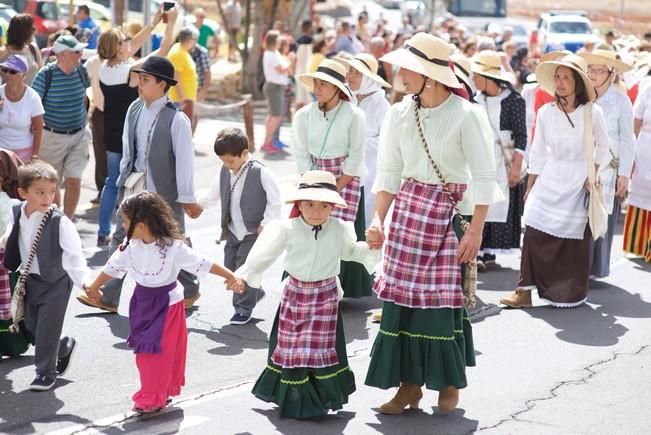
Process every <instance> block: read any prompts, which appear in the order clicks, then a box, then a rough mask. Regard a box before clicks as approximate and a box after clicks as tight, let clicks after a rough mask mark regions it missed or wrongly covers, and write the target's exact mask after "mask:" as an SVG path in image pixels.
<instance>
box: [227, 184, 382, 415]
mask: <svg viewBox="0 0 651 435" xmlns="http://www.w3.org/2000/svg"><path fill="white" fill-rule="evenodd" d="M287 202H292V203H294V205H295V207H296V208H297V209H298V210H299V212H300V213H299V215H298V216H297V217H295V218H290V219H288V220H285V221H276V222H272V223H270V224H269V225H268V226H267V227H265V229H264V230H263V231H262V233H261V234H260V237H259V238H258V240H257V241H256V243H255V245H254V246H253V249H252V250H251V252H250V253H249V256H248V257H247V259H246V262H245V263H244V265H243V266H242V267H241V268H240V269H239V270H238V273H239V274H241V276H242V277H243V279H244V280H245V281H246V282H247V283H249V284H250V285H252V286H254V287H256V286H259V285H260V284H261V279H262V272H263V271H264V270H265V269H267V268H269V267H270V266H271V265H272V264H273V263H274V262H275V261H276V260H277V259H278V258H279V257H280V256H281V255H282V254H283V252H285V253H286V255H285V258H284V264H283V266H284V269H285V270H286V271H287V273H288V274H289V277H288V278H287V279H286V280H285V281H284V286H283V293H282V297H281V301H280V307H279V309H278V313H277V314H276V318H275V320H274V324H273V328H272V330H271V334H270V336H269V359H268V361H267V367H266V368H265V369H264V371H263V372H262V375H260V377H259V378H258V381H257V382H256V384H255V386H254V387H253V394H254V395H255V396H256V397H258V398H259V399H262V400H264V401H266V402H273V403H276V404H277V405H278V407H279V412H280V415H281V416H282V417H293V418H311V417H317V416H320V415H323V414H325V413H327V412H328V410H329V409H332V410H336V409H340V408H341V407H342V406H343V404H345V403H347V402H348V396H349V395H350V394H351V393H352V392H353V391H355V379H354V376H353V372H352V371H351V370H350V368H349V366H348V361H347V359H346V340H345V337H344V327H343V323H342V319H341V313H340V312H339V311H338V302H339V292H340V286H339V280H338V278H337V274H338V273H339V268H340V260H342V259H344V260H348V261H357V262H360V263H361V264H363V265H364V266H365V267H366V269H367V270H368V271H369V272H370V271H372V270H373V268H374V267H375V266H376V265H377V263H379V261H380V258H381V251H380V250H379V249H375V250H371V249H369V247H368V245H367V244H366V243H363V242H358V241H357V237H356V235H355V229H354V228H353V224H352V223H351V222H344V221H342V220H341V219H338V218H336V217H334V213H333V211H334V210H335V209H338V208H345V207H346V202H345V201H344V199H343V198H342V197H341V196H340V195H339V193H337V181H336V179H335V177H334V175H332V174H331V173H330V172H327V171H307V172H305V173H304V174H303V176H302V177H301V181H300V184H299V186H298V189H297V190H296V191H295V192H294V193H293V194H292V195H291V196H290V197H289V198H288V201H287Z"/></svg>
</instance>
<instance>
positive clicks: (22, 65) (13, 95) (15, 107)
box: [0, 54, 44, 162]
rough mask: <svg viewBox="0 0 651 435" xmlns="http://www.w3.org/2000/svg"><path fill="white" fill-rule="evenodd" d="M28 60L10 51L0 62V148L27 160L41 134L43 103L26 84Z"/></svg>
mask: <svg viewBox="0 0 651 435" xmlns="http://www.w3.org/2000/svg"><path fill="white" fill-rule="evenodd" d="M27 70H28V68H27V61H26V60H25V58H24V57H23V56H21V55H17V54H12V55H9V57H7V59H6V60H5V61H4V62H2V63H0V72H2V79H3V81H4V84H3V85H2V86H0V131H1V133H0V148H3V149H6V150H11V151H13V152H14V153H16V154H17V155H18V157H20V159H21V160H23V161H25V162H26V161H27V160H29V159H31V158H37V157H38V152H39V148H40V147H41V135H42V133H43V113H44V110H43V104H42V103H41V98H40V97H39V95H38V94H37V93H36V91H35V90H34V89H32V88H30V87H29V86H27V85H26V84H25V74H26V73H27Z"/></svg>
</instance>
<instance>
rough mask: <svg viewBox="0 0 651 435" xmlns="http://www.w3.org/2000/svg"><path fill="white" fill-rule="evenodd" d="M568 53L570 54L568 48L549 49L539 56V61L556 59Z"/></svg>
mask: <svg viewBox="0 0 651 435" xmlns="http://www.w3.org/2000/svg"><path fill="white" fill-rule="evenodd" d="M568 54H572V52H571V51H570V50H554V51H549V52H547V53H545V54H543V55H542V56H540V62H541V63H542V62H547V61H550V60H558V59H562V58H564V57H565V56H567V55H568Z"/></svg>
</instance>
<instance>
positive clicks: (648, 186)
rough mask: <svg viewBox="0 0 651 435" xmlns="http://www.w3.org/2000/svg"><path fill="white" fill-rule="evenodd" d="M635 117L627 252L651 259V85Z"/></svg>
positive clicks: (637, 102)
mask: <svg viewBox="0 0 651 435" xmlns="http://www.w3.org/2000/svg"><path fill="white" fill-rule="evenodd" d="M650 60H651V58H650ZM633 116H634V119H635V120H634V128H635V134H636V135H637V144H636V146H635V170H634V172H633V176H632V178H631V197H630V199H629V202H628V204H629V205H628V208H627V209H626V222H625V224H624V251H626V252H630V253H631V254H634V255H640V256H642V257H644V259H645V260H646V261H647V262H651V85H647V86H645V87H641V88H640V94H639V96H638V98H637V99H636V100H635V106H634V107H633Z"/></svg>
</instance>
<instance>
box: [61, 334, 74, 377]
mask: <svg viewBox="0 0 651 435" xmlns="http://www.w3.org/2000/svg"><path fill="white" fill-rule="evenodd" d="M76 346H77V340H75V339H74V338H72V337H63V338H62V339H61V342H60V343H59V359H57V375H58V376H63V375H65V374H66V372H67V371H68V368H70V360H71V359H72V354H73V353H74V351H75V347H76Z"/></svg>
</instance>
